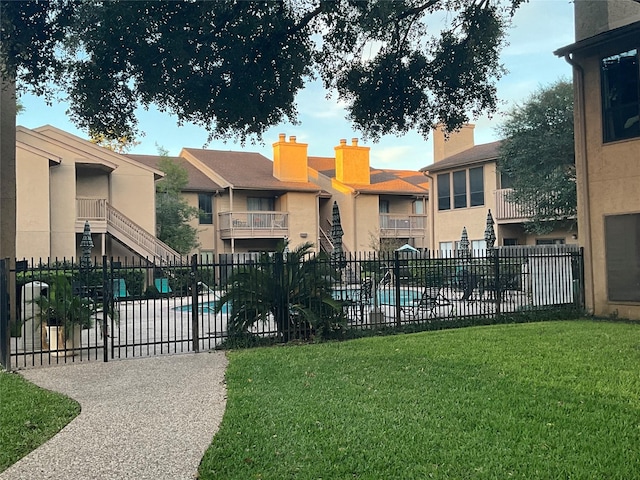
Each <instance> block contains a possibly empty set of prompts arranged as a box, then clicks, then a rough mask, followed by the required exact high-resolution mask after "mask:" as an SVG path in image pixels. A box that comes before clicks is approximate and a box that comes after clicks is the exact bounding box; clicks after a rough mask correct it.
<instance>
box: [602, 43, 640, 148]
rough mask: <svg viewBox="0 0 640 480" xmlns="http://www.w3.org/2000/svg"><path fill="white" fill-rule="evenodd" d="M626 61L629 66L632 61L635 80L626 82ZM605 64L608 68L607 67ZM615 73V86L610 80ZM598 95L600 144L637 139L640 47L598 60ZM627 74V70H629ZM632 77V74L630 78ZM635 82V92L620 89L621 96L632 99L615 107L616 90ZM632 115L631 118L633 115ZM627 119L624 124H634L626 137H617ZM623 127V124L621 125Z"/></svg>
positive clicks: (639, 124)
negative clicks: (600, 121)
mask: <svg viewBox="0 0 640 480" xmlns="http://www.w3.org/2000/svg"><path fill="white" fill-rule="evenodd" d="M624 58H629V59H630V61H631V62H633V60H632V59H634V58H635V67H636V68H635V75H634V76H635V79H629V76H628V75H626V74H625V70H624V69H623V66H624V65H623V59H624ZM607 62H609V65H607ZM616 69H617V70H618V72H621V73H618V82H617V83H616V82H614V81H613V80H612V78H613V77H614V76H615V74H616ZM599 70H600V95H601V116H602V119H601V120H602V142H603V143H611V142H617V141H621V140H628V139H631V138H640V44H639V45H636V46H635V47H633V48H630V49H628V50H625V51H624V52H618V53H615V54H613V55H608V56H606V57H602V58H601V59H600V68H599ZM630 71H631V70H630ZM632 76H633V74H632ZM634 82H635V92H634V89H633V85H632V87H631V88H630V89H629V90H627V89H626V88H622V89H620V90H621V91H622V92H632V96H633V95H635V98H631V99H630V100H629V101H626V102H625V100H624V98H623V97H622V95H621V97H622V100H620V101H619V103H616V102H615V100H612V99H614V98H615V97H616V96H617V93H614V92H615V91H616V86H618V87H619V86H620V85H623V86H624V85H627V84H632V83H634ZM633 113H635V115H633ZM625 117H627V121H629V120H632V119H634V118H636V120H635V122H634V123H632V124H631V125H630V126H629V127H627V128H630V130H629V132H628V133H627V134H625V133H624V132H623V133H620V132H619V131H618V127H620V126H622V128H621V129H624V128H625V127H624V124H622V123H621V122H622V120H624V118H625ZM625 123H626V122H625Z"/></svg>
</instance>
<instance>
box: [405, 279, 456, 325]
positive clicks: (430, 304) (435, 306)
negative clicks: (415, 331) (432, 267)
mask: <svg viewBox="0 0 640 480" xmlns="http://www.w3.org/2000/svg"><path fill="white" fill-rule="evenodd" d="M442 307H448V312H447V315H446V316H451V315H452V314H453V303H451V301H450V300H449V299H448V298H447V297H445V296H444V294H443V293H442V287H427V288H425V289H424V292H422V295H421V296H420V298H419V299H417V300H415V302H414V305H413V309H412V311H411V319H412V320H422V319H425V318H435V317H438V316H443V315H438V313H439V311H438V310H439V309H440V308H442ZM424 312H426V314H427V315H426V317H425V316H423V315H422V314H423V313H424Z"/></svg>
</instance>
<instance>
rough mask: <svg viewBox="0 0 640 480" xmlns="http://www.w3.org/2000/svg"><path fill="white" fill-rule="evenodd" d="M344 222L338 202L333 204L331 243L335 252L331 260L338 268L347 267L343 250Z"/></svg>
mask: <svg viewBox="0 0 640 480" xmlns="http://www.w3.org/2000/svg"><path fill="white" fill-rule="evenodd" d="M343 235H344V230H342V222H341V221H340V209H339V208H338V202H335V201H334V202H333V212H332V215H331V243H333V251H332V252H331V260H332V261H333V262H334V264H335V265H336V266H337V267H338V268H342V267H344V266H345V264H346V261H345V258H344V250H343V248H342V236H343Z"/></svg>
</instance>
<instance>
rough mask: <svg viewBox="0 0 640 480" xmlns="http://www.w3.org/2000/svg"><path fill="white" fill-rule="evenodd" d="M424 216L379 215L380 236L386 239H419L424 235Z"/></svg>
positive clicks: (425, 217)
mask: <svg viewBox="0 0 640 480" xmlns="http://www.w3.org/2000/svg"><path fill="white" fill-rule="evenodd" d="M426 219H427V216H426V215H394V214H389V213H382V214H380V236H381V237H387V238H408V237H419V236H423V235H424V234H425V225H426V223H427V220H426Z"/></svg>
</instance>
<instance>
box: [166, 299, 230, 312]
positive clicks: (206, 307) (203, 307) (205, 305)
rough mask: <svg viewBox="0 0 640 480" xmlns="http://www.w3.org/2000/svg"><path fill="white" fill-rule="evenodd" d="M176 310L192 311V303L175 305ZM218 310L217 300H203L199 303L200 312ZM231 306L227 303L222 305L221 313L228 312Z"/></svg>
mask: <svg viewBox="0 0 640 480" xmlns="http://www.w3.org/2000/svg"><path fill="white" fill-rule="evenodd" d="M173 309H174V310H178V311H179V312H190V311H191V304H189V305H180V306H179V307H174V308H173ZM215 311H216V300H210V301H208V302H202V303H199V304H198V312H200V313H215ZM228 312H229V306H228V305H227V304H226V303H225V304H224V305H223V306H222V310H221V313H228Z"/></svg>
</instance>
